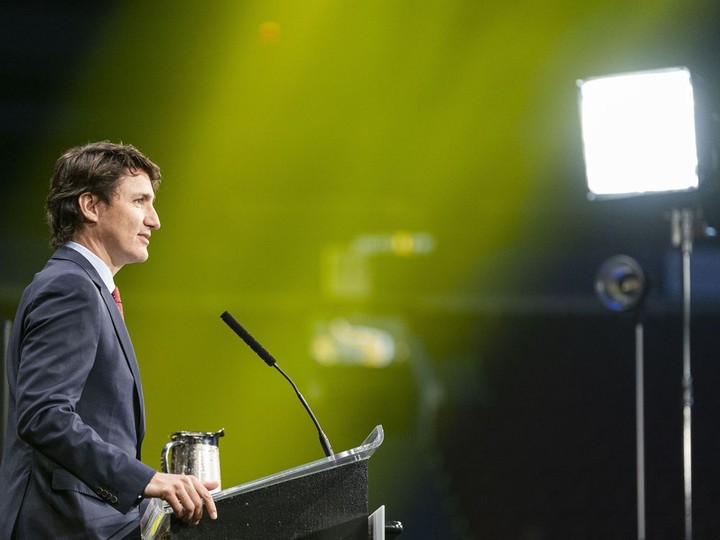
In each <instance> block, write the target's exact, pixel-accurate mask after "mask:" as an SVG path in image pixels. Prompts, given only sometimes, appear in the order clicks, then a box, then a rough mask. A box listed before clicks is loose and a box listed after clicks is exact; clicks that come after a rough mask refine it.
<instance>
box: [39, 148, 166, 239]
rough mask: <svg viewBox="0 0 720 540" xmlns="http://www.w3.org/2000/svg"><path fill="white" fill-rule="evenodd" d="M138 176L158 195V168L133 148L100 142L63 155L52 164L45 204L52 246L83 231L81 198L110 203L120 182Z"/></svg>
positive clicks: (159, 177) (70, 150)
mask: <svg viewBox="0 0 720 540" xmlns="http://www.w3.org/2000/svg"><path fill="white" fill-rule="evenodd" d="M141 172H144V173H145V174H147V175H148V178H150V183H151V184H152V188H153V191H157V189H158V187H159V185H160V180H161V179H162V176H161V173H160V168H159V167H158V166H157V165H155V164H154V163H153V162H152V161H150V160H149V159H148V158H147V157H145V156H144V155H143V154H142V153H141V152H140V151H139V150H138V149H136V148H135V147H134V146H132V145H129V144H122V143H120V144H115V143H111V142H109V141H99V142H91V143H88V144H86V145H84V146H77V147H74V148H70V149H69V150H67V151H65V153H63V155H62V156H60V158H58V160H57V162H56V163H55V170H54V171H53V176H52V178H51V179H50V192H49V193H48V196H47V202H46V212H47V222H48V225H50V243H51V244H52V246H53V247H54V248H57V247H59V246H61V245H62V244H64V243H65V242H67V241H69V240H72V239H73V238H75V236H76V235H77V234H78V233H79V232H80V231H81V230H82V227H83V226H84V222H83V215H82V213H81V212H80V206H79V203H78V198H79V197H80V195H82V194H83V193H91V194H92V195H96V196H97V197H99V198H100V200H101V201H103V202H105V203H109V202H110V199H111V197H112V196H113V194H114V193H115V190H116V189H117V185H118V181H119V180H120V179H121V178H123V177H125V176H127V175H135V174H139V173H141Z"/></svg>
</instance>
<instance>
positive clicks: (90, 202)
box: [78, 192, 100, 223]
mask: <svg viewBox="0 0 720 540" xmlns="http://www.w3.org/2000/svg"><path fill="white" fill-rule="evenodd" d="M99 202H100V199H99V198H98V197H97V195H93V194H92V193H88V192H85V193H83V194H82V195H80V196H79V197H78V206H79V207H80V213H82V215H83V218H85V221H89V222H91V223H97V221H98V203H99Z"/></svg>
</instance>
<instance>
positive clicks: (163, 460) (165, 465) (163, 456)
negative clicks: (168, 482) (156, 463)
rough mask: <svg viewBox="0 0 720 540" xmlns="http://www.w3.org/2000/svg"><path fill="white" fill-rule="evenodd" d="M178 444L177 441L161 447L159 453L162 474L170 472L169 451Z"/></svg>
mask: <svg viewBox="0 0 720 540" xmlns="http://www.w3.org/2000/svg"><path fill="white" fill-rule="evenodd" d="M178 444H179V441H170V442H169V443H167V444H166V445H165V446H164V447H163V449H162V452H161V453H160V470H162V472H164V473H169V472H170V451H171V450H172V449H173V447H175V446H176V445H178Z"/></svg>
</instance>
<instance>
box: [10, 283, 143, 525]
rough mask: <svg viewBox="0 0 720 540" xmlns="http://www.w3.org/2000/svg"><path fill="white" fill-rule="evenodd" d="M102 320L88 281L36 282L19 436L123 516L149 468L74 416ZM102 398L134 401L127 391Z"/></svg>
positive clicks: (20, 389) (26, 334) (20, 390)
mask: <svg viewBox="0 0 720 540" xmlns="http://www.w3.org/2000/svg"><path fill="white" fill-rule="evenodd" d="M102 321H105V322H109V315H108V312H107V308H106V306H105V304H104V302H103V301H102V299H101V297H100V293H99V291H98V289H97V287H96V286H95V284H94V283H93V282H92V281H91V280H89V279H87V278H84V277H83V276H80V275H77V274H72V273H68V274H62V275H59V276H56V277H55V278H54V279H52V280H51V281H49V282H47V283H45V284H44V286H43V287H41V289H40V290H39V292H38V294H37V296H36V298H35V299H34V301H33V302H32V303H30V304H29V306H28V308H27V311H26V312H25V313H24V314H23V325H24V326H23V341H22V346H21V353H20V362H19V367H18V377H17V381H18V385H17V396H16V401H17V415H18V434H19V435H20V437H21V438H22V439H23V440H24V441H25V442H26V443H28V444H29V445H31V446H32V447H34V448H35V449H36V450H37V451H39V452H40V453H42V454H43V455H44V456H46V457H47V458H49V459H50V460H52V461H53V462H54V463H55V464H57V465H58V466H60V467H62V468H63V469H65V470H67V471H68V472H70V473H71V474H72V475H74V476H76V477H77V478H79V479H80V480H81V481H82V482H84V483H85V484H87V485H88V487H90V488H91V489H92V490H93V491H94V492H97V493H102V494H103V496H104V498H105V499H106V500H108V502H110V503H111V504H113V506H114V507H115V508H117V509H118V510H119V511H120V512H123V513H124V512H127V511H128V510H129V509H130V508H131V507H132V506H133V504H135V503H136V502H137V499H138V496H140V495H141V494H142V491H143V490H144V489H145V486H146V485H147V484H148V482H149V481H150V479H151V478H152V476H153V475H154V474H155V471H154V470H153V469H152V468H150V467H148V466H147V465H145V464H144V463H142V462H141V461H140V460H139V459H137V458H136V456H135V455H134V453H131V451H129V449H128V448H125V449H123V448H119V447H118V446H116V445H114V444H111V443H109V442H107V441H105V440H103V438H102V437H101V436H100V435H99V434H98V432H97V430H95V429H93V427H92V426H90V425H88V423H86V422H85V421H84V420H83V418H82V417H81V416H80V415H79V414H78V411H77V407H78V403H79V401H80V400H81V398H82V396H83V392H84V391H85V386H86V382H87V380H88V377H89V376H90V373H91V371H92V370H93V367H94V365H95V363H96V362H97V354H98V347H99V344H100V340H101V329H100V325H101V324H103V322H102ZM121 359H122V360H123V361H124V358H121ZM108 398H109V399H117V400H118V401H120V400H132V399H133V397H132V395H130V396H127V395H125V396H109V397H108ZM108 421H109V420H108ZM108 493H109V494H111V495H110V496H108Z"/></svg>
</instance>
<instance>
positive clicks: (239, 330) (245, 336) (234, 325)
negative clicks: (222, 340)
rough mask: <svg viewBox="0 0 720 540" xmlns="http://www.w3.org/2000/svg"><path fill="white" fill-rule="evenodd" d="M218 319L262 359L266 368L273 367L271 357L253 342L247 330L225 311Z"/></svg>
mask: <svg viewBox="0 0 720 540" xmlns="http://www.w3.org/2000/svg"><path fill="white" fill-rule="evenodd" d="M220 318H221V319H222V320H223V321H225V324H227V325H228V326H229V327H230V328H231V329H232V331H233V332H235V333H236V334H237V335H238V336H240V339H242V340H243V341H244V342H245V343H246V344H247V346H248V347H250V348H251V349H252V350H253V351H255V354H257V355H258V356H259V357H260V358H262V359H263V360H264V361H265V363H266V364H267V365H268V366H270V367H273V366H274V365H275V364H276V363H277V362H276V361H275V359H274V358H273V356H272V355H271V354H270V353H269V352H267V351H266V350H265V349H264V348H263V346H262V345H260V344H259V343H258V342H257V341H255V338H254V337H252V336H251V335H250V333H249V332H248V331H247V330H245V329H244V328H243V327H242V326H240V323H239V322H237V321H236V320H235V318H234V317H233V316H232V315H230V314H229V313H228V312H227V311H224V312H223V313H222V315H220Z"/></svg>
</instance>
